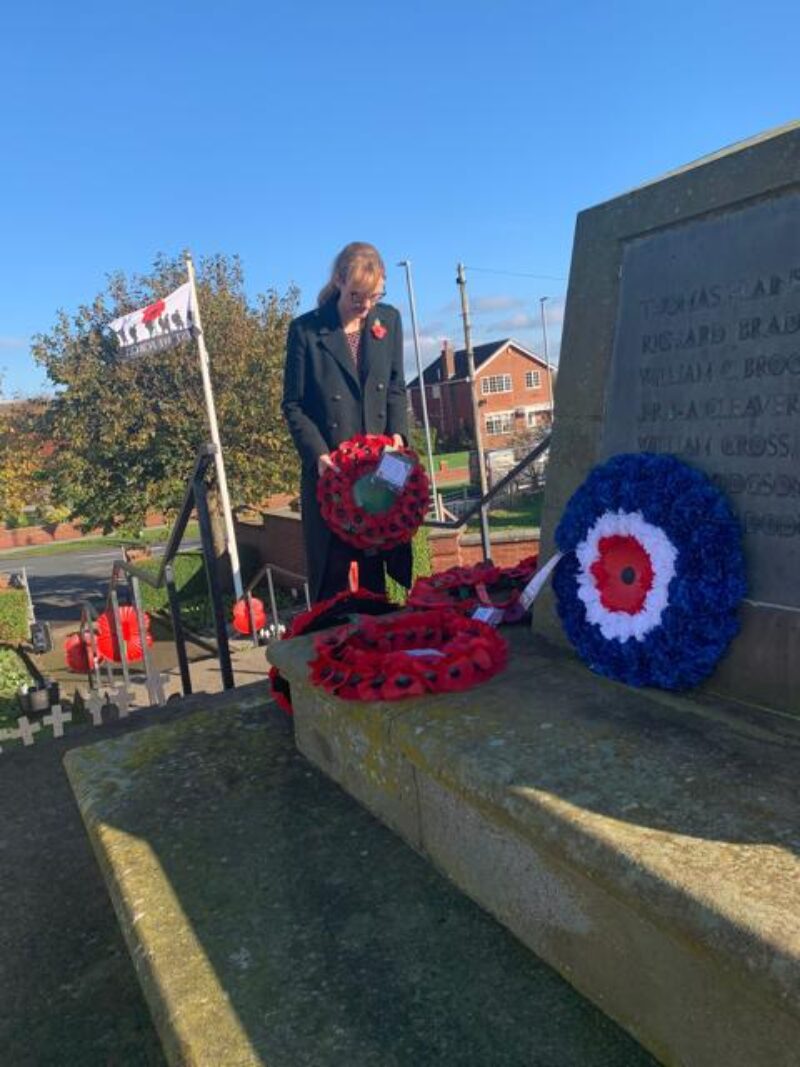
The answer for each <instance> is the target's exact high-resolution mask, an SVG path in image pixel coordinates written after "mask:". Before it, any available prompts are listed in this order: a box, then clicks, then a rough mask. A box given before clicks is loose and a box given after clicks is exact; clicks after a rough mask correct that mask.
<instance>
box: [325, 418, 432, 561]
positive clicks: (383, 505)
mask: <svg viewBox="0 0 800 1067" xmlns="http://www.w3.org/2000/svg"><path fill="white" fill-rule="evenodd" d="M391 444H392V438H391V437H386V436H385V435H383V434H357V435H356V436H355V437H351V438H350V440H349V441H345V442H343V443H342V444H341V445H339V447H338V448H337V449H336V450H335V451H334V452H332V453H331V460H332V461H333V464H334V466H333V467H329V468H328V469H327V470H326V471H325V473H324V474H323V475H322V477H321V478H320V479H319V482H318V483H317V499H318V500H319V506H320V511H321V513H322V517H323V519H324V520H325V522H326V523H327V524H328V526H329V527H330V529H331V530H332V531H333V532H334V533H335V534H336V536H337V537H339V538H341V540H342V541H346V542H347V544H349V545H352V546H353V547H354V548H361V549H374V550H376V551H386V550H388V549H390V548H395V547H396V546H397V545H402V544H405V543H406V542H408V541H410V540H411V538H412V537H413V536H414V534H415V533H416V531H417V529H418V528H419V526H420V525H421V523H422V520H423V519H424V518H425V512H426V511H427V510H428V500H429V494H428V476H427V475H426V473H425V471H424V470H423V469H422V465H421V464H420V462H419V458H418V456H417V454H416V452H415V451H414V450H413V449H411V448H405V447H402V448H398V449H396V450H395V451H396V452H397V453H398V454H399V455H402V456H407V457H408V458H409V459H411V460H413V467H412V468H411V472H410V474H409V475H408V479H407V481H406V483H405V486H404V487H403V488H402V489H401V490H400V491H399V492H397V493H393V492H391V490H389V489H388V488H384V487H382V486H380V485H376V484H374V483H373V480H372V475H373V474H374V472H375V469H376V468H377V466H378V464H379V462H380V459H381V456H382V455H383V451H384V449H385V448H387V447H390V446H391Z"/></svg>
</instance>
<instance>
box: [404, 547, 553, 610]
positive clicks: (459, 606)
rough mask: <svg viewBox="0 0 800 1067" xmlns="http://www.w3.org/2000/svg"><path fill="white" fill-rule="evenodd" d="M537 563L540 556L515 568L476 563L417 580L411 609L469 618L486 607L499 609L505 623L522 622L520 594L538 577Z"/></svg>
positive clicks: (529, 557) (529, 558)
mask: <svg viewBox="0 0 800 1067" xmlns="http://www.w3.org/2000/svg"><path fill="white" fill-rule="evenodd" d="M538 562H539V557H538V556H526V557H525V559H521V560H520V561H519V563H516V564H515V565H514V566H513V567H496V566H495V565H494V564H493V563H476V564H474V566H472V567H450V569H449V570H446V571H442V572H441V573H440V574H432V575H430V577H428V578H417V580H416V581H415V582H414V586H413V588H412V590H411V592H410V593H409V595H408V604H409V607H413V608H440V607H450V608H455V609H456V610H457V611H462V612H464V613H465V614H470V613H471V612H472V611H474V610H475V608H477V607H479V606H481V605H484V606H487V607H494V608H499V609H500V610H501V611H502V612H503V622H505V623H509V622H519V620H520V619H522V618H523V617H524V615H525V611H524V609H523V608H522V606H521V605H520V603H519V598H520V594H521V593H522V590H523V589H524V588H525V586H526V585H527V584H528V582H529V581H530V579H531V578H532V577H533V575H534V574H535V572H536V567H537V565H538Z"/></svg>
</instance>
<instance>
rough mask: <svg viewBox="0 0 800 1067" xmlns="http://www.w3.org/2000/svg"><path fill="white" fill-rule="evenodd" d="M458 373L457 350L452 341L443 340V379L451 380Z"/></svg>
mask: <svg viewBox="0 0 800 1067" xmlns="http://www.w3.org/2000/svg"><path fill="white" fill-rule="evenodd" d="M455 374H456V350H455V348H453V344H452V342H451V341H447V340H445V341H443V342H442V380H443V381H445V382H448V381H450V379H451V378H454V377H455Z"/></svg>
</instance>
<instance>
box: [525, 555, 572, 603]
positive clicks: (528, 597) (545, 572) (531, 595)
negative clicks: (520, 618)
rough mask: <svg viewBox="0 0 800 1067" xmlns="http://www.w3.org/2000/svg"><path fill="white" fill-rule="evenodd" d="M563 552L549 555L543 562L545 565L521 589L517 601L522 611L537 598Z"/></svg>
mask: <svg viewBox="0 0 800 1067" xmlns="http://www.w3.org/2000/svg"><path fill="white" fill-rule="evenodd" d="M563 554H564V553H563V552H556V554H555V555H554V556H551V557H550V559H549V560H548V561H547V563H545V565H544V566H543V567H542V568H541V569H539V570H537V571H536V573H535V574H534V576H533V577H532V578H531V580H530V581H529V582H528V584H527V585H526V586H525V588H524V589H523V590H522V592H521V593H520V595H519V603H520V605H521V607H522V609H523V611H527V610H528V608H529V607H530V606H531V604H532V603H533V602H534V600H535V599H536V598H537V596H538V595H539V593H540V592H541V591H542V588H543V586H544V583H545V582H546V581H547V579H548V578H549V577H550V573H551V571H552V570H553V569H554V568H555V565H556V564H557V563H558V561H559V560H560V559H561V557H562V556H563Z"/></svg>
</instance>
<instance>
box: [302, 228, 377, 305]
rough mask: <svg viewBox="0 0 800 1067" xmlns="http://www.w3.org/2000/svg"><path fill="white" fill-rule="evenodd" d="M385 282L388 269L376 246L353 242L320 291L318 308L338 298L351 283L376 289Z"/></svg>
mask: <svg viewBox="0 0 800 1067" xmlns="http://www.w3.org/2000/svg"><path fill="white" fill-rule="evenodd" d="M385 280H386V267H385V266H384V265H383V260H382V259H381V254H380V252H379V251H378V249H377V248H376V247H375V245H370V244H367V242H366V241H351V242H350V244H349V245H345V246H344V248H343V249H342V250H341V252H340V253H339V255H338V256H337V257H336V259H334V261H333V265H332V267H331V276H330V278H329V279H328V281H327V283H326V284H325V285H323V287H322V288H321V289H320V291H319V296H318V297H317V306H318V307H321V306H322V305H323V304H327V302H328V301H329V300H332V299H333V298H334V297H335V296H338V295H339V293H340V292H341V290H342V288H343V286H345V285H347V284H348V283H349V282H354V283H355V284H356V285H364V286H372V287H374V286H376V285H377V284H378V283H379V282H384V281H385Z"/></svg>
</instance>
